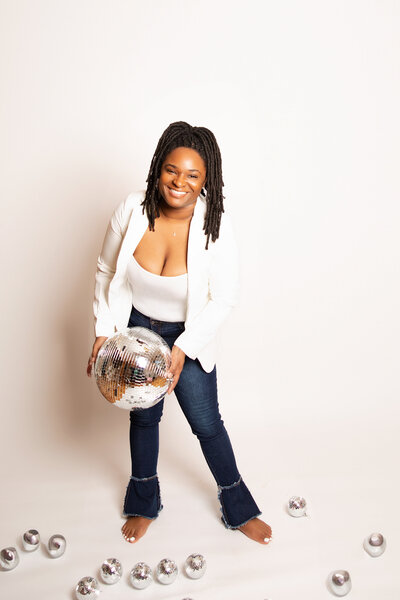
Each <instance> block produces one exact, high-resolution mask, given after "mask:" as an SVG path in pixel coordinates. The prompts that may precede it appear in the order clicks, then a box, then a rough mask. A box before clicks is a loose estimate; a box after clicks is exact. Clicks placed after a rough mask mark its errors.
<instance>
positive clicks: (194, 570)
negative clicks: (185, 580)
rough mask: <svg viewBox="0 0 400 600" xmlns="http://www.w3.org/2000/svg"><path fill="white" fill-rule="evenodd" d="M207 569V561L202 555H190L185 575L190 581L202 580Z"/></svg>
mask: <svg viewBox="0 0 400 600" xmlns="http://www.w3.org/2000/svg"><path fill="white" fill-rule="evenodd" d="M206 568H207V563H206V559H205V558H204V556H203V555H202V554H190V556H188V557H187V559H186V561H185V573H186V575H187V576H188V577H190V579H200V577H202V576H203V575H204V573H205V572H206Z"/></svg>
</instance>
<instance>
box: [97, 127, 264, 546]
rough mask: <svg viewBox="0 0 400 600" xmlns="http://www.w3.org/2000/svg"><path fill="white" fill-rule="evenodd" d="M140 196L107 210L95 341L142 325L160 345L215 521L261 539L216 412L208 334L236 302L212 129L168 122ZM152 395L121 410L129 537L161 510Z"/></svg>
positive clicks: (158, 411)
mask: <svg viewBox="0 0 400 600" xmlns="http://www.w3.org/2000/svg"><path fill="white" fill-rule="evenodd" d="M147 184H148V185H147V190H146V192H145V193H136V194H131V195H130V196H128V198H127V199H126V200H125V202H123V203H122V204H121V205H120V206H119V207H118V208H117V209H116V211H115V212H114V214H113V216H112V218H111V221H110V224H109V226H108V229H107V233H106V237H105V240H104V244H103V248H102V251H101V254H100V256H99V259H98V268H97V274H96V287H95V301H94V314H95V328H96V336H97V337H96V339H95V342H94V345H93V350H92V354H91V356H90V358H89V362H88V367H87V373H88V375H90V374H91V371H92V366H93V364H94V362H95V360H96V356H97V353H98V351H99V348H100V347H101V346H102V344H103V343H104V341H105V340H106V339H107V337H109V336H111V335H113V334H114V333H115V331H118V330H120V329H123V328H125V327H126V326H127V325H128V326H129V327H134V326H142V327H147V328H148V329H152V330H153V331H156V332H157V333H159V334H160V335H161V336H162V337H163V338H164V339H165V340H166V342H167V343H168V344H169V346H170V348H171V351H172V362H171V368H170V373H169V377H171V378H172V379H173V381H172V383H171V385H170V387H169V389H168V393H171V392H172V391H173V390H174V391H175V394H176V397H177V399H178V402H179V404H180V406H181V408H182V410H183V412H184V414H185V416H186V418H187V420H188V422H189V424H190V427H191V429H192V431H193V433H194V434H195V435H196V436H197V438H198V439H199V441H200V445H201V448H202V451H203V454H204V457H205V459H206V461H207V464H208V466H209V467H210V470H211V472H212V474H213V476H214V478H215V480H216V482H217V485H218V497H219V500H220V503H221V512H222V520H223V523H224V524H225V526H226V527H228V528H229V529H240V531H242V532H243V533H244V534H246V535H247V536H248V537H250V538H251V539H254V540H256V541H258V542H260V543H262V544H267V543H268V542H269V541H270V539H271V528H270V527H269V525H267V524H266V523H264V522H263V521H262V520H261V519H259V518H258V517H259V515H260V511H259V509H258V507H257V505H256V503H255V501H254V499H253V497H252V496H251V494H250V492H249V490H248V489H247V487H246V485H245V483H244V481H243V479H242V478H241V476H240V474H239V472H238V469H237V466H236V462H235V457H234V454H233V450H232V447H231V444H230V441H229V437H228V434H227V432H226V429H225V427H224V424H223V421H222V419H221V415H220V413H219V409H218V399H217V381H216V368H215V348H214V344H215V335H216V332H217V329H218V327H219V325H220V324H221V322H222V321H223V320H224V318H225V317H226V315H227V314H228V312H229V310H230V308H231V307H232V306H233V304H234V303H235V299H236V292H237V279H238V278H237V257H236V247H235V243H234V238H233V235H232V229H231V225H230V221H229V219H228V217H227V215H226V214H224V207H223V195H222V187H223V180H222V168H221V155H220V151H219V148H218V144H217V141H216V139H215V137H214V135H213V133H212V132H211V131H210V130H208V129H206V128H204V127H192V126H191V125H189V124H188V123H184V122H177V123H172V124H171V125H170V126H169V127H168V128H167V129H166V130H165V131H164V133H163V135H162V136H161V138H160V140H159V142H158V145H157V148H156V151H155V154H154V156H153V159H152V162H151V166H150V171H149V175H148V178H147ZM162 411H163V401H161V402H159V403H158V404H156V405H155V406H153V407H151V408H148V409H146V410H142V411H135V410H132V411H131V412H130V447H131V459H132V476H131V478H130V481H129V484H128V487H127V491H126V496H125V502H124V514H125V516H127V521H126V523H125V524H124V526H123V527H122V532H123V535H124V537H125V539H126V540H127V541H129V542H131V543H132V542H136V541H138V540H139V539H140V538H141V537H142V536H143V535H144V534H145V533H146V530H147V528H148V526H149V525H150V523H151V522H152V520H154V519H155V518H156V517H157V516H158V513H159V512H160V510H161V509H162V504H161V498H160V492H159V483H158V477H157V459H158V425H159V422H160V419H161V415H162Z"/></svg>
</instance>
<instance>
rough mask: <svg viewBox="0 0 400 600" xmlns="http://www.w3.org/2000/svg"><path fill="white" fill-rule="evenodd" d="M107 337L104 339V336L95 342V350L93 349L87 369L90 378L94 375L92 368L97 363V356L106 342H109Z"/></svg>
mask: <svg viewBox="0 0 400 600" xmlns="http://www.w3.org/2000/svg"><path fill="white" fill-rule="evenodd" d="M107 339H108V338H107V337H104V336H103V335H101V336H99V337H97V338H96V339H95V340H94V344H93V349H92V354H91V355H90V356H89V360H88V364H87V367H86V373H87V375H88V377H91V375H92V367H93V365H94V363H95V360H96V358H97V354H98V352H99V350H100V348H101V347H102V345H103V344H104V342H105V341H106V340H107Z"/></svg>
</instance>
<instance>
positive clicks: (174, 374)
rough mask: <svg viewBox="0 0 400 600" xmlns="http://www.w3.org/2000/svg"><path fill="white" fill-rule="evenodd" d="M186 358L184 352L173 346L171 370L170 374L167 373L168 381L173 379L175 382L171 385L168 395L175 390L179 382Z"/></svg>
mask: <svg viewBox="0 0 400 600" xmlns="http://www.w3.org/2000/svg"><path fill="white" fill-rule="evenodd" d="M185 358H186V354H185V353H184V351H183V350H181V349H180V348H178V346H172V351H171V366H170V369H169V373H167V377H168V379H172V378H173V379H174V380H173V381H172V382H171V383H170V386H169V388H168V394H170V393H171V392H172V391H173V390H174V388H175V386H176V384H177V383H178V381H179V377H180V375H181V372H182V369H183V365H184V364H185Z"/></svg>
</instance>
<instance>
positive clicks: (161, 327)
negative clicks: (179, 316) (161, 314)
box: [128, 306, 185, 337]
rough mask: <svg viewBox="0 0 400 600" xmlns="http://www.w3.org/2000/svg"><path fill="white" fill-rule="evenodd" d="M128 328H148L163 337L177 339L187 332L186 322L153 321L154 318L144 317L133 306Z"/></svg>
mask: <svg viewBox="0 0 400 600" xmlns="http://www.w3.org/2000/svg"><path fill="white" fill-rule="evenodd" d="M128 327H146V328H147V329H151V330H152V331H155V332H156V333H158V334H159V335H161V337H172V336H176V337H177V336H178V335H180V334H181V333H182V332H183V331H184V330H185V322H184V321H176V322H170V321H160V320H158V319H153V318H152V317H148V316H147V315H144V314H143V313H141V312H140V311H138V310H137V308H135V307H134V306H132V311H131V315H130V318H129V323H128Z"/></svg>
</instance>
